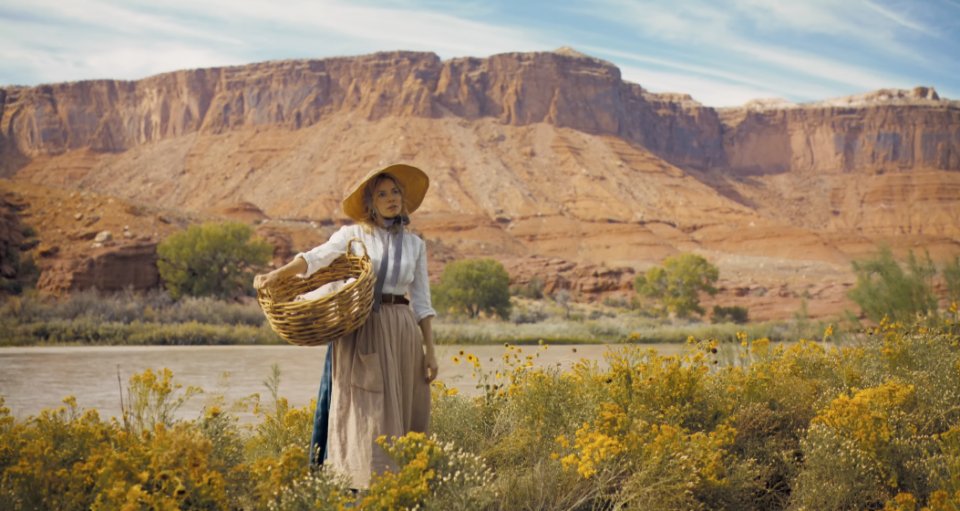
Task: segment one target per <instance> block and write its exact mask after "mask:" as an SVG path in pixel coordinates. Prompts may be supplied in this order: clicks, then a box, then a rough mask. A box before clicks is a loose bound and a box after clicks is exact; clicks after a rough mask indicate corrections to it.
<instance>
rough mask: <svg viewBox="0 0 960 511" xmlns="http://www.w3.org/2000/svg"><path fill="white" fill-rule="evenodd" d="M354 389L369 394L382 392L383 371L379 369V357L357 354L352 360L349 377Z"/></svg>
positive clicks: (372, 354)
mask: <svg viewBox="0 0 960 511" xmlns="http://www.w3.org/2000/svg"><path fill="white" fill-rule="evenodd" d="M350 379H351V382H352V383H353V386H354V387H360V388H361V389H363V390H368V391H370V392H383V370H382V369H381V368H380V355H379V354H378V353H370V354H369V355H364V354H362V353H357V355H356V358H355V359H354V360H353V372H352V374H351V375H350Z"/></svg>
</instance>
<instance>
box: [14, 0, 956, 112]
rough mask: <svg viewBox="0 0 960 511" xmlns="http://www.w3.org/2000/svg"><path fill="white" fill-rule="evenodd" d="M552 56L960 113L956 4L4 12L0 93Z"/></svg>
mask: <svg viewBox="0 0 960 511" xmlns="http://www.w3.org/2000/svg"><path fill="white" fill-rule="evenodd" d="M561 46H570V47H573V48H574V49H576V50H578V51H581V52H583V53H586V54H588V55H592V56H595V57H599V58H603V59H605V60H608V61H610V62H613V63H614V64H616V65H617V66H618V67H619V68H620V69H621V71H622V72H623V77H624V79H626V80H629V81H632V82H636V83H639V84H640V85H642V86H643V87H644V88H647V89H649V90H651V91H654V92H684V93H688V94H691V95H692V96H693V97H694V99H697V100H698V101H700V102H702V103H704V104H706V105H710V106H733V105H740V104H743V103H745V102H746V101H749V100H751V99H756V98H772V97H779V98H784V99H787V100H790V101H796V102H804V101H816V100H822V99H827V98H831V97H837V96H844V95H848V94H855V93H859V92H866V91H869V90H875V89H880V88H912V87H914V86H917V85H927V86H933V87H935V88H936V89H937V91H938V92H939V93H940V95H941V97H949V98H952V99H960V0H915V1H901V0H672V1H654V0H590V1H582V2H573V1H567V0H544V1H533V0H531V1H526V0H512V1H511V0H484V1H474V0H464V1H456V0H383V1H379V2H373V1H364V0H319V1H307V0H162V1H160V2H157V1H156V0H0V85H11V84H17V85H37V84H40V83H50V82H62V81H74V80H84V79H94V78H120V79H138V78H143V77H146V76H150V75H153V74H157V73H162V72H166V71H174V70H177V69H185V68H197V67H211V66H223V65H235V64H246V63H251V62H259V61H264V60H275V59H288V58H323V57H332V56H342V55H362V54H366V53H372V52H375V51H384V50H397V49H403V50H416V51H432V52H435V53H437V54H438V55H439V56H440V57H441V58H443V59H448V58H452V57H463V56H475V57H485V56H489V55H493V54H496V53H503V52H528V51H549V50H552V49H555V48H558V47H561Z"/></svg>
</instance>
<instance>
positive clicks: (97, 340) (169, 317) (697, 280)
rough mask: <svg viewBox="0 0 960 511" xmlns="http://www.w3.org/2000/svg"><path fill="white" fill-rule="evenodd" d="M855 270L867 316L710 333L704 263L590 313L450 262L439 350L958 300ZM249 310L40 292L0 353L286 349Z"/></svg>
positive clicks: (789, 333)
mask: <svg viewBox="0 0 960 511" xmlns="http://www.w3.org/2000/svg"><path fill="white" fill-rule="evenodd" d="M198 232H199V231H198ZM241 266H243V265H241ZM853 267H854V269H855V270H856V272H857V275H858V284H857V286H856V287H855V288H853V289H852V290H851V291H850V297H851V298H852V299H853V300H854V301H855V302H856V303H858V304H859V305H860V307H861V308H862V311H863V313H862V314H863V316H862V317H861V316H857V315H856V314H854V313H848V314H847V315H843V311H837V316H836V317H835V318H830V319H829V320H828V321H826V322H824V321H811V320H810V319H809V318H808V313H807V312H806V300H803V301H802V302H801V303H802V305H801V308H800V310H798V311H797V312H796V313H795V314H794V318H793V320H792V321H773V322H764V323H751V322H750V314H749V311H748V310H747V308H746V307H741V306H735V305H734V306H720V305H715V306H713V308H712V311H711V312H710V314H709V322H710V323H705V322H704V318H703V317H702V315H705V314H706V311H705V310H704V309H703V307H702V306H700V302H699V297H700V294H701V293H707V294H712V293H715V292H716V289H715V288H714V284H715V283H716V281H717V279H718V278H719V271H718V270H717V268H716V267H715V266H713V265H711V264H709V263H708V262H707V261H706V260H704V259H703V258H701V257H699V256H696V255H692V254H683V255H681V256H678V257H676V258H668V259H667V260H666V261H665V262H664V266H663V267H654V268H651V269H650V270H649V271H648V272H647V273H646V274H645V275H639V276H637V278H636V280H635V282H634V284H635V288H636V291H638V294H634V295H632V296H629V295H628V296H608V297H606V298H605V299H604V300H603V302H602V303H592V304H591V303H583V302H578V301H577V300H578V299H581V298H582V297H581V296H576V295H575V292H573V291H571V290H568V289H559V290H557V289H551V290H550V291H552V292H548V290H547V289H546V286H545V285H544V281H543V280H542V279H541V278H538V277H534V278H532V279H531V280H530V281H529V282H528V283H527V284H525V285H517V286H514V287H513V288H512V289H511V288H509V287H508V283H509V275H508V274H507V273H506V271H505V270H504V269H503V267H502V265H500V264H499V263H497V262H496V261H494V260H492V259H481V260H475V261H460V262H455V263H450V264H448V265H447V267H446V269H445V271H444V273H443V276H442V277H441V281H440V283H438V284H437V285H434V286H433V298H434V307H435V308H436V309H437V311H438V313H439V315H440V316H439V317H438V318H437V319H436V320H435V321H434V338H435V341H436V342H437V343H440V344H496V343H503V342H509V343H519V344H530V343H533V344H535V343H537V342H538V341H540V340H544V341H547V342H551V343H555V344H556V343H618V342H625V341H628V340H632V341H634V342H641V343H661V342H666V343H681V342H684V341H685V340H686V339H687V338H688V337H690V336H694V337H697V338H714V339H717V340H721V341H726V340H732V339H735V336H736V333H737V332H747V333H749V334H750V335H751V336H754V337H758V338H763V337H766V338H769V339H771V340H772V341H774V342H780V341H788V340H790V339H796V338H800V337H806V338H810V337H814V336H815V334H814V332H815V331H817V330H820V331H823V329H825V328H826V325H827V324H828V323H833V324H835V325H836V326H837V327H838V328H846V329H863V328H866V326H867V324H870V325H876V324H878V323H879V321H880V320H881V319H882V318H883V316H884V315H887V316H888V317H889V318H890V319H891V320H895V321H910V320H913V319H915V318H916V317H918V315H920V316H925V315H934V316H935V315H937V314H942V311H937V302H936V295H935V294H934V293H933V290H934V288H935V287H941V288H942V289H944V290H945V291H946V292H947V294H948V296H950V297H952V300H954V301H960V257H958V258H955V259H954V260H953V261H950V262H948V263H947V264H945V265H943V266H940V267H937V266H935V265H934V264H933V263H932V262H930V261H929V258H926V259H925V260H919V259H917V258H915V257H911V258H910V259H908V261H907V263H906V264H905V265H901V264H900V263H898V262H897V261H896V260H895V259H894V258H893V256H892V254H891V252H890V251H889V249H883V250H881V251H879V252H878V253H877V254H876V255H874V256H873V257H872V258H868V259H866V260H863V261H854V262H853ZM221 282H225V281H221ZM511 295H512V296H511ZM241 301H242V302H244V303H239V302H238V301H235V300H222V299H219V298H216V297H214V296H205V297H192V296H189V294H182V295H181V296H180V298H178V299H175V298H173V296H172V294H171V293H170V292H168V291H161V290H153V291H149V292H145V293H135V292H132V291H125V292H121V293H113V294H105V293H98V292H97V291H96V290H88V291H82V292H76V293H73V294H72V295H70V296H68V297H65V298H62V299H55V298H52V297H41V296H39V295H38V294H37V293H36V292H35V291H32V290H31V291H27V292H26V293H24V294H23V295H22V296H14V297H8V298H7V299H6V300H5V301H4V302H3V303H0V325H2V326H3V328H0V346H24V345H35V344H75V345H87V344H105V345H114V344H130V345H147V344H151V345H175V344H179V345H182V344H274V343H281V344H282V343H283V341H282V339H280V337H279V336H277V335H276V334H275V333H274V332H273V331H272V330H271V328H270V327H269V324H268V323H267V322H266V320H265V318H264V315H263V313H262V311H260V309H259V307H258V306H257V305H256V304H255V303H253V302H252V301H251V300H250V299H249V298H244V299H243V300H241ZM883 311H891V312H889V313H884V312H883ZM697 314H700V315H701V317H697ZM861 318H866V319H867V320H869V322H868V323H863V322H862V321H861Z"/></svg>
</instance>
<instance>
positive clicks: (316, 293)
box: [293, 277, 357, 302]
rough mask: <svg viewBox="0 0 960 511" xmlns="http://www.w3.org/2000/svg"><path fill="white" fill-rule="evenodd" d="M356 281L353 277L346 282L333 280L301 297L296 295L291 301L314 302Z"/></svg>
mask: <svg viewBox="0 0 960 511" xmlns="http://www.w3.org/2000/svg"><path fill="white" fill-rule="evenodd" d="M356 281H357V279H355V278H353V277H350V278H349V279H347V280H334V281H333V282H328V283H326V284H324V285H322V286H320V287H318V288H316V289H314V290H313V291H309V292H307V293H303V294H302V295H297V297H296V298H294V299H293V301H295V302H299V301H303V300H316V299H317V298H323V297H324V296H327V295H331V294H333V293H336V292H337V291H340V290H341V289H343V288H344V286H346V285H347V284H349V283H351V282H356Z"/></svg>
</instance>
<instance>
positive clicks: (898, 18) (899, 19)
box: [860, 0, 930, 33]
mask: <svg viewBox="0 0 960 511" xmlns="http://www.w3.org/2000/svg"><path fill="white" fill-rule="evenodd" d="M860 1H861V2H863V5H865V6H867V7H869V8H870V9H873V10H874V12H876V13H878V14H880V15H881V16H883V17H884V18H887V19H888V20H890V21H893V22H894V23H896V24H898V25H900V26H901V27H906V28H909V29H911V30H916V31H917V32H923V33H930V27H926V26H923V25H921V24H919V23H916V22H913V21H911V20H909V19H907V17H906V16H903V15H901V14H897V13H895V12H893V11H891V10H890V9H887V8H885V7H883V6H881V5H877V4H875V3H873V2H871V1H870V0H860Z"/></svg>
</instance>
